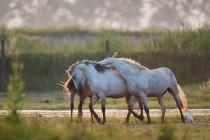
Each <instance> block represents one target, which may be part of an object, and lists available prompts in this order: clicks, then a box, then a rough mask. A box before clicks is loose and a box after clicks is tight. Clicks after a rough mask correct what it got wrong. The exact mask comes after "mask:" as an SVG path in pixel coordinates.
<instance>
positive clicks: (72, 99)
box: [70, 93, 75, 123]
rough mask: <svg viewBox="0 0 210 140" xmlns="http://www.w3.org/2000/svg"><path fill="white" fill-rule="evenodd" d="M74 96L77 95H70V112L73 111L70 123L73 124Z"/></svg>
mask: <svg viewBox="0 0 210 140" xmlns="http://www.w3.org/2000/svg"><path fill="white" fill-rule="evenodd" d="M74 95H75V93H72V94H71V95H70V110H71V115H70V122H71V123H72V122H73V110H74Z"/></svg>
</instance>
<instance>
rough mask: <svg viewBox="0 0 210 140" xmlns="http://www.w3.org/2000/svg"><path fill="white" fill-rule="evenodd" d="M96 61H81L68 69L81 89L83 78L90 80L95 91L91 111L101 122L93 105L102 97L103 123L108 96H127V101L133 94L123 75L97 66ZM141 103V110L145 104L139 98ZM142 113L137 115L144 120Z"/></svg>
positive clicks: (90, 84)
mask: <svg viewBox="0 0 210 140" xmlns="http://www.w3.org/2000/svg"><path fill="white" fill-rule="evenodd" d="M95 64H96V62H93V61H87V60H84V61H81V62H78V63H76V64H73V65H72V66H71V67H70V68H69V69H68V70H67V73H68V74H69V75H71V76H72V78H73V81H74V84H75V87H76V88H77V89H81V88H82V87H83V79H84V78H86V79H87V80H88V84H89V86H90V90H91V92H92V93H93V97H92V100H91V103H90V105H89V108H90V111H91V113H92V114H93V115H94V117H95V118H96V120H97V121H98V122H99V123H101V120H100V118H99V117H98V115H97V114H96V113H95V112H94V110H93V107H92V106H93V105H94V104H95V103H96V102H97V101H98V100H99V99H101V108H102V113H103V121H102V124H104V123H105V122H106V116H105V104H106V103H105V102H106V97H109V98H123V97H126V101H127V103H128V102H129V100H130V97H131V94H130V93H129V92H128V90H127V86H126V82H125V80H124V79H123V78H122V77H121V75H120V74H119V73H118V72H117V71H114V70H110V69H106V68H104V67H96V65H95ZM139 105H140V108H141V110H142V109H143V104H142V106H141V100H139ZM141 113H142V115H137V114H136V117H137V118H139V119H140V120H143V111H141ZM130 114H131V113H130V112H129V111H128V114H127V117H126V120H125V123H128V121H129V118H130Z"/></svg>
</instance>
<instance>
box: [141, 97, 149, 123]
mask: <svg viewBox="0 0 210 140" xmlns="http://www.w3.org/2000/svg"><path fill="white" fill-rule="evenodd" d="M141 95H142V96H141V98H142V100H143V102H144V110H145V112H146V114H147V123H148V124H150V123H151V118H150V115H149V107H148V101H147V96H146V95H145V94H141Z"/></svg>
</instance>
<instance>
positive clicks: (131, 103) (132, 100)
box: [128, 95, 143, 120]
mask: <svg viewBox="0 0 210 140" xmlns="http://www.w3.org/2000/svg"><path fill="white" fill-rule="evenodd" d="M137 101H138V98H137V97H136V96H133V95H132V96H131V99H130V102H129V104H128V110H129V111H130V112H131V113H132V114H133V116H134V117H136V118H138V119H139V120H142V119H143V116H141V115H138V114H137V113H136V112H134V111H133V105H134V104H135V103H136V102H137Z"/></svg>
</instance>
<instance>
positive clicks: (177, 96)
mask: <svg viewBox="0 0 210 140" xmlns="http://www.w3.org/2000/svg"><path fill="white" fill-rule="evenodd" d="M168 92H169V93H171V94H172V96H173V97H174V99H175V101H176V105H177V107H178V109H179V112H180V115H181V120H182V123H185V118H184V115H183V112H182V103H181V100H180V98H179V95H178V88H177V87H175V88H169V89H168Z"/></svg>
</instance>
